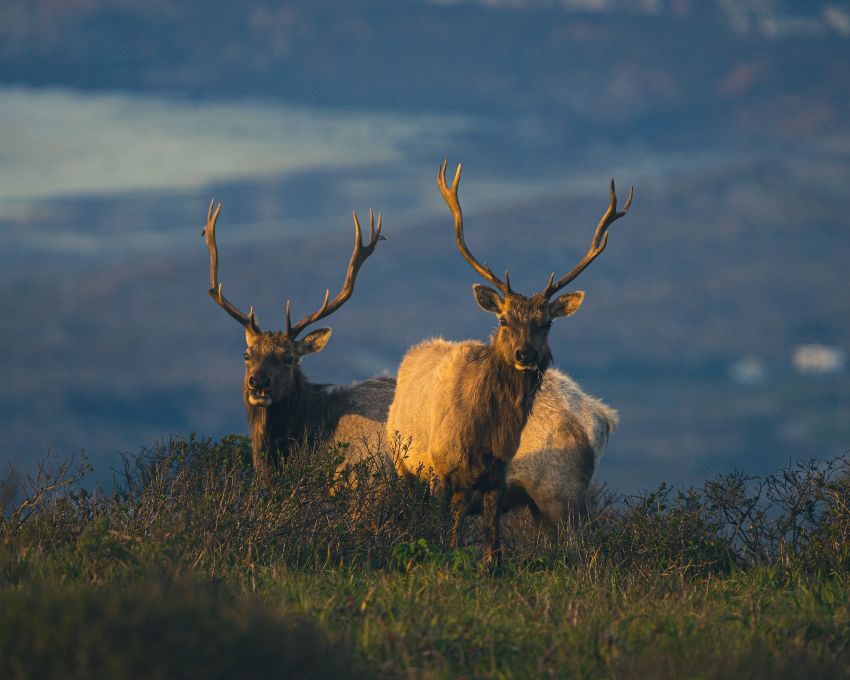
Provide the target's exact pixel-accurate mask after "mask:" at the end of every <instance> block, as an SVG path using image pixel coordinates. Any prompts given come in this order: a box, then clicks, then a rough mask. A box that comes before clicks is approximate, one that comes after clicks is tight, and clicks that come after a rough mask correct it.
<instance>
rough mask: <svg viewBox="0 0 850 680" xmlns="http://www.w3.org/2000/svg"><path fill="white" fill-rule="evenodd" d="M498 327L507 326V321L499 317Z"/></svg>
mask: <svg viewBox="0 0 850 680" xmlns="http://www.w3.org/2000/svg"><path fill="white" fill-rule="evenodd" d="M499 325H500V326H507V325H508V320H507V319H506V318H505V317H503V316H501V317H499Z"/></svg>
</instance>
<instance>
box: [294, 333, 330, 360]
mask: <svg viewBox="0 0 850 680" xmlns="http://www.w3.org/2000/svg"><path fill="white" fill-rule="evenodd" d="M330 338H331V329H330V328H318V329H316V330H315V331H312V332H311V333H308V334H307V335H305V336H304V338H303V339H301V340H299V341H298V342H296V343H295V349H296V350H297V352H298V354H299V355H300V356H302V357H303V356H304V355H305V354H313V353H314V352H321V351H322V350H323V349H324V348H325V345H327V344H328V340H330Z"/></svg>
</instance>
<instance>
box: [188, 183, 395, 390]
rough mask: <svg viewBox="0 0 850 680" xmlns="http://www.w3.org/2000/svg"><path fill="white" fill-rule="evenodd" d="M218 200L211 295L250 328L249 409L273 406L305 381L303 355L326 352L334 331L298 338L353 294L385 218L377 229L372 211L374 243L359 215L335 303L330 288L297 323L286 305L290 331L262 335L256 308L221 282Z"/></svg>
mask: <svg viewBox="0 0 850 680" xmlns="http://www.w3.org/2000/svg"><path fill="white" fill-rule="evenodd" d="M214 203H215V199H213V200H212V201H211V202H210V207H209V210H208V211H207V224H206V227H204V231H203V236H204V240H205V242H206V244H207V249H208V250H209V252H210V290H209V294H210V297H212V299H213V300H215V302H216V304H218V306H219V307H221V308H222V309H223V310H224V311H225V312H227V313H228V314H229V315H230V316H231V317H233V318H234V319H236V321H238V322H239V324H240V325H241V326H243V327H244V329H245V343H246V345H247V348H246V349H245V381H244V386H243V396H244V399H245V404H246V406H255V407H268V406H271V405H272V404H275V403H278V402H280V401H283V400H284V399H286V398H287V397H288V396H289V395H290V394H292V392H293V390H294V389H295V388H296V387H297V386H298V384H299V383H300V382H301V381H302V380H303V375H302V374H301V369H300V368H299V365H298V364H299V362H300V360H301V357H303V356H306V355H307V354H312V353H314V352H319V351H321V350H322V349H324V347H325V345H326V344H327V342H328V339H329V338H330V337H331V329H330V328H319V329H317V330H314V331H312V332H310V333H308V334H307V335H305V336H304V337H303V338H302V339H300V340H299V339H298V336H299V334H300V333H301V332H302V331H303V330H304V329H305V328H307V326H309V325H311V324H313V323H315V322H317V321H319V320H320V319H322V318H324V317H326V316H329V315H330V314H332V313H333V312H335V311H336V310H337V309H339V308H340V307H341V306H342V305H343V304H344V303H345V302H346V301H347V300H348V298H350V297H351V294H352V293H353V292H354V282H355V280H356V278H357V272H358V271H359V269H360V266H361V265H362V264H363V262H365V261H366V258H367V257H369V255H371V254H372V251H374V250H375V246H376V245H377V243H378V241H380V240H383V239H384V238H385V237H384V236H382V235H381V216H380V214H379V215H378V226H377V228H376V227H375V220H374V216H373V214H372V211H371V210H370V211H369V242H368V243H365V244H364V243H363V240H362V234H361V231H360V221H359V220H358V219H357V213H356V212H355V213H354V251H353V252H352V254H351V260H350V261H349V263H348V272H347V273H346V277H345V282H344V283H343V285H342V288H341V290H340V291H339V293H338V294H337V295H336V297H335V298H334V299H333V300H329V298H330V290H329V289H328V290H326V291H325V299H324V302H322V305H321V307H319V309H318V310H317V311H315V312H313V313H312V314H309V315H307V316H305V317H304V318H303V319H301V320H300V321H299V322H298V323H296V324H293V323H292V322H291V320H290V316H289V306H290V305H289V300H287V301H286V329H285V330H284V331H282V332H276V331H262V330H260V327H259V325H258V323H257V319H256V317H255V316H254V308H253V307H251V308H250V310H249V311H248V313H247V314H245V313H244V312H243V311H241V310H239V309H238V308H237V307H235V306H234V305H233V304H232V303H231V302H230V301H229V300H228V299H227V298H226V297H224V295H223V294H222V292H221V283H220V282H219V280H218V247H217V245H216V241H215V225H216V221H217V220H218V216H219V213H220V212H221V203H219V204H218V206H217V207H216V208H215V210H214V211H213V205H214Z"/></svg>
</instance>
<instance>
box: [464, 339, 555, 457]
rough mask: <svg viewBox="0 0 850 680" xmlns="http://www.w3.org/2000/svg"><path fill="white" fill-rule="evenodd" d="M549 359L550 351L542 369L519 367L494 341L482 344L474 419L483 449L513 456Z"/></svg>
mask: <svg viewBox="0 0 850 680" xmlns="http://www.w3.org/2000/svg"><path fill="white" fill-rule="evenodd" d="M549 361H550V357H549V356H548V353H547V356H545V357H544V358H543V359H542V361H541V362H540V364H539V366H538V370H533V371H518V370H517V369H516V368H514V366H513V365H512V363H511V364H509V363H507V362H506V361H505V359H504V357H503V356H502V354H501V353H500V352H499V351H498V350H497V349H496V348H495V347H494V346H493V345H482V346H481V349H480V352H479V353H478V356H477V357H475V364H477V366H476V367H475V369H474V370H473V372H472V373H473V380H475V381H476V382H477V385H475V386H474V391H475V393H476V398H475V399H473V400H472V402H471V404H470V405H471V413H470V423H471V425H472V428H473V430H474V431H475V432H476V434H477V436H476V437H475V439H477V440H478V441H479V442H480V443H482V444H483V447H481V448H482V450H483V451H489V452H490V453H491V455H493V456H495V457H496V458H498V459H500V460H503V461H505V462H507V461H510V459H511V458H513V456H514V454H515V453H516V449H517V447H518V446H519V439H520V435H521V433H522V428H523V427H525V423H526V421H527V420H528V414H529V413H530V411H531V406H532V404H533V403H534V397H535V396H536V395H537V391H538V390H539V389H540V383H541V380H542V378H543V373H544V372H545V371H546V368H547V367H548V365H549Z"/></svg>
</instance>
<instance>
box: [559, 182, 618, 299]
mask: <svg viewBox="0 0 850 680" xmlns="http://www.w3.org/2000/svg"><path fill="white" fill-rule="evenodd" d="M634 195H635V188H634V187H632V188H631V190H630V191H629V197H628V198H627V199H626V204H625V205H624V206H623V209H622V210H621V211H619V212H618V211H617V192H616V189H615V188H614V178H613V177H612V178H611V202H610V203H609V204H608V209H607V210H606V211H605V214H604V215H603V216H602V219H601V220H600V221H599V225H598V226H597V227H596V232H595V233H594V234H593V240H592V241H591V242H590V248H588V249H587V253H585V256H584V257H583V258H582V259H581V260H580V261H579V263H578V264H577V265H576V266H575V267H573V269H572V271H571V272H569V273H568V274H565V275H564V276H562V277H561V278H560V279H558V281H557V282H555V283H554V284H553V282H554V281H555V272H552V275H551V276H550V277H549V283H547V284H546V287H545V288H544V289H543V296H544V297H545V298H547V299H548V298H550V297H552V296H553V295H554V294H555V293H557V292H558V291H559V290H561V288H563V287H564V286H566V285H567V284H568V283H570V282H571V281H573V280H574V279H575V278H576V277H577V276H578V275H579V274H581V273H582V272H583V271H584V269H585V267H587V265H589V264H590V263H591V262H593V261H594V260H595V259H596V258H597V257H599V255H600V254H601V253H602V251H603V250H605V246H607V245H608V227H610V226H611V225H612V224H613V223H614V222H616V221H617V220H618V219H620V218H621V217H623V216H624V215H625V214H626V213H627V212H629V208H630V207H631V205H632V199H633V198H634Z"/></svg>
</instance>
